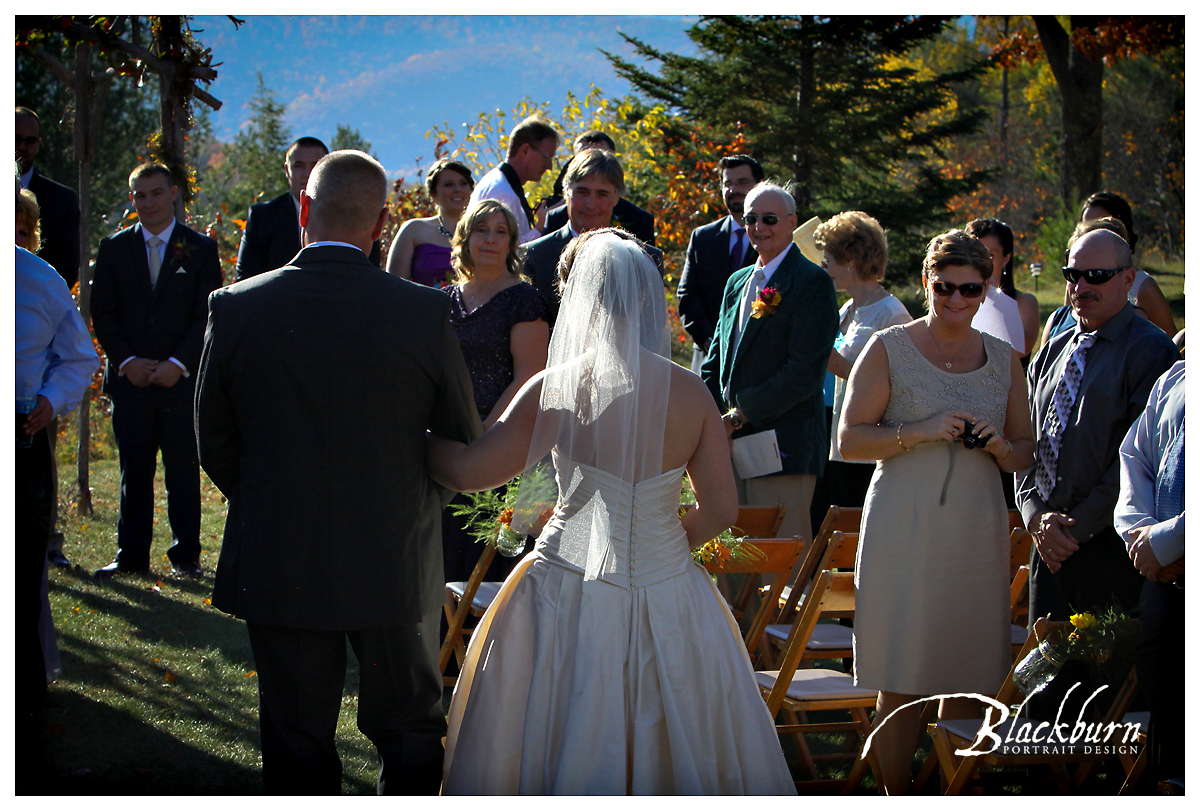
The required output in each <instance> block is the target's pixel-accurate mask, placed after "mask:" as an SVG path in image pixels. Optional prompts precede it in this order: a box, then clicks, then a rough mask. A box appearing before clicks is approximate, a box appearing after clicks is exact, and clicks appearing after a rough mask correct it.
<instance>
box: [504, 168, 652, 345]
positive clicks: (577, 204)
mask: <svg viewBox="0 0 1200 811" xmlns="http://www.w3.org/2000/svg"><path fill="white" fill-rule="evenodd" d="M563 180H564V183H565V184H566V193H567V197H566V199H567V223H566V224H565V225H563V226H562V227H561V228H559V229H558V230H557V231H555V232H553V233H550V234H546V236H544V237H541V238H540V239H535V240H534V241H533V242H530V243H529V244H528V245H526V246H525V274H526V275H527V276H529V277H530V278H531V279H533V286H534V287H536V288H537V289H538V291H539V292H540V293H541V294H542V296H543V297H544V298H545V299H546V304H547V305H549V308H550V315H549V317H550V326H551V328H553V326H554V321H555V319H557V318H558V305H559V297H558V290H557V289H556V288H555V285H554V281H555V279H557V278H558V257H559V256H560V255H561V254H562V252H563V249H564V248H566V247H567V243H568V242H570V241H571V240H572V239H573V238H575V237H577V236H579V235H580V234H582V233H584V232H585V231H593V230H595V229H597V228H607V227H608V226H610V225H612V224H613V222H612V214H613V209H614V207H615V206H616V204H617V201H619V200H620V199H621V195H622V194H624V193H625V172H624V170H623V169H622V168H621V162H620V161H618V160H617V158H616V156H615V155H613V154H612V153H611V152H606V151H604V150H602V149H585V150H584V151H583V152H580V153H579V154H578V155H576V156H575V158H574V159H572V161H571V163H570V165H569V166H568V167H567V173H566V175H564V177H563ZM646 250H647V252H648V253H649V254H650V257H651V258H652V259H653V260H654V264H655V265H656V266H657V267H658V272H659V273H662V269H663V265H662V251H660V250H658V249H657V248H651V247H647V249H646Z"/></svg>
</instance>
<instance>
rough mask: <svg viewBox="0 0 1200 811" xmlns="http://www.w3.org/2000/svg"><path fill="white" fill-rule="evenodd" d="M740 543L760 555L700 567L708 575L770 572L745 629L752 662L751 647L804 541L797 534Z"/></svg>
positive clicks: (771, 615) (759, 637)
mask: <svg viewBox="0 0 1200 811" xmlns="http://www.w3.org/2000/svg"><path fill="white" fill-rule="evenodd" d="M742 545H743V546H752V547H754V548H755V549H757V550H758V551H759V552H760V553H761V556H760V557H759V558H758V559H756V560H752V561H748V562H746V563H735V562H733V561H725V562H720V561H711V562H709V563H706V564H704V568H705V569H706V570H707V571H708V572H709V573H711V574H724V573H735V572H736V573H739V574H748V575H753V576H755V577H758V576H759V575H764V574H766V575H773V577H772V578H771V583H770V584H769V585H768V586H765V587H764V588H765V589H766V593H765V595H764V596H763V599H762V602H761V603H760V604H759V607H758V613H756V614H755V615H754V620H753V622H751V623H750V629H749V630H748V631H747V632H746V639H745V642H746V650H747V651H748V652H749V654H750V660H751V661H753V660H754V656H755V650H756V649H757V648H758V646H759V643H760V642H761V640H762V634H763V629H764V628H765V627H766V626H767V623H768V622H770V621H771V619H773V618H774V616H775V614H774V610H773V609H774V607H775V605H776V604H777V603H778V600H779V593H780V592H781V591H783V587H784V586H785V585H787V580H788V577H789V576H790V575H791V573H792V569H794V568H795V566H796V561H797V560H799V559H800V556H801V555H802V554H803V553H804V548H805V543H804V539H803V538H801V537H799V536H797V537H795V538H746V539H744V540H743V541H742Z"/></svg>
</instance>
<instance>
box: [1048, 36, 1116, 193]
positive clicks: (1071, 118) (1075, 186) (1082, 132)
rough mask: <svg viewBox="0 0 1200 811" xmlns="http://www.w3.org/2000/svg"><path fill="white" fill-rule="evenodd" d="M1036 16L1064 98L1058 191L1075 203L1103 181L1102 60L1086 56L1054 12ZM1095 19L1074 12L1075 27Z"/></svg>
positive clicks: (1094, 189) (1097, 187)
mask: <svg viewBox="0 0 1200 811" xmlns="http://www.w3.org/2000/svg"><path fill="white" fill-rule="evenodd" d="M1033 20H1034V23H1035V24H1036V25H1037V30H1038V37H1039V38H1040V39H1041V41H1042V48H1043V49H1044V50H1045V51H1046V61H1047V62H1049V63H1050V70H1051V71H1053V72H1054V79H1055V81H1056V82H1057V84H1058V91H1059V95H1060V97H1061V98H1062V150H1061V155H1060V165H1059V195H1060V196H1061V197H1062V201H1063V204H1064V205H1066V206H1068V207H1070V208H1074V207H1075V206H1076V205H1077V204H1079V203H1080V202H1081V201H1082V200H1084V199H1085V198H1087V197H1088V196H1089V195H1090V194H1092V193H1093V192H1096V191H1099V190H1100V185H1101V182H1102V180H1101V178H1102V162H1103V157H1104V140H1103V134H1104V104H1103V92H1102V91H1103V87H1104V61H1103V60H1102V59H1089V58H1088V57H1086V56H1084V55H1083V54H1082V53H1081V52H1080V51H1079V50H1078V49H1077V48H1076V47H1075V46H1074V44H1073V43H1072V42H1071V38H1070V36H1069V35H1068V34H1067V32H1066V31H1064V30H1063V27H1062V26H1061V25H1059V23H1058V20H1057V19H1055V18H1054V17H1049V16H1046V17H1042V16H1037V17H1034V18H1033ZM1097 22H1098V18H1096V17H1081V16H1072V17H1071V26H1072V28H1095V26H1096V24H1097Z"/></svg>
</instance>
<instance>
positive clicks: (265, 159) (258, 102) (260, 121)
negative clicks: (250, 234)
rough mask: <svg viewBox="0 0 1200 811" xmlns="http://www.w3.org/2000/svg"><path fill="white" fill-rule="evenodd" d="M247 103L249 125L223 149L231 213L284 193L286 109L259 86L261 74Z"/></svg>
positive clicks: (287, 136) (288, 136)
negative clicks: (229, 187)
mask: <svg viewBox="0 0 1200 811" xmlns="http://www.w3.org/2000/svg"><path fill="white" fill-rule="evenodd" d="M249 103H250V109H251V111H252V112H251V116H250V122H249V123H248V124H247V125H246V126H245V127H244V128H243V129H242V130H241V131H240V132H239V133H238V134H237V135H235V136H234V138H233V143H232V144H231V145H230V146H229V147H228V148H227V149H226V153H227V154H226V162H227V166H226V169H227V171H229V172H230V173H231V176H232V177H233V186H232V188H231V190H230V194H229V197H228V199H227V201H226V202H227V205H228V207H229V209H230V210H233V211H245V210H247V209H248V208H249V207H250V205H251V204H252V203H257V202H261V201H263V200H270V199H272V198H274V197H278V196H279V195H281V194H283V193H284V192H285V191H287V190H288V186H287V177H286V176H285V175H284V173H283V164H284V155H285V154H286V153H287V148H288V146H289V145H290V144H291V142H292V135H291V129H290V128H289V127H288V125H287V124H286V123H285V122H284V120H283V116H284V114H285V113H286V112H287V106H286V105H284V104H280V103H279V102H277V101H276V100H275V91H273V90H270V89H269V88H267V86H266V85H264V84H263V77H262V74H261V73H259V74H258V88H257V89H256V90H255V91H254V96H253V97H252V98H251V99H250V102H249Z"/></svg>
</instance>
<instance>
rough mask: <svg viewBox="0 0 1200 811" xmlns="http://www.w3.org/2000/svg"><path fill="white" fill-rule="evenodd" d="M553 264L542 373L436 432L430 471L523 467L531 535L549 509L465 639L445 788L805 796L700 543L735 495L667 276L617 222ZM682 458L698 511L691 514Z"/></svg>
mask: <svg viewBox="0 0 1200 811" xmlns="http://www.w3.org/2000/svg"><path fill="white" fill-rule="evenodd" d="M572 256H573V262H572ZM560 268H565V269H563V270H561V271H560V272H561V273H562V275H563V276H564V277H565V284H563V293H562V309H561V313H560V316H559V319H558V323H557V324H556V326H555V328H554V335H553V338H552V340H551V342H550V360H549V364H548V366H547V369H546V370H545V371H544V372H541V373H539V374H538V375H536V376H535V377H533V378H532V379H531V380H529V382H528V383H526V385H525V386H524V387H523V388H522V389H521V391H520V392H519V393H518V395H517V397H516V398H515V399H514V401H513V402H512V403H511V404H510V405H509V407H508V409H507V410H506V412H505V413H504V415H503V416H502V417H501V418H500V420H499V421H498V422H497V423H496V424H495V425H494V426H493V427H492V429H491V430H489V431H488V432H487V433H486V434H485V435H484V436H483V437H481V438H480V439H479V440H477V441H476V442H474V443H473V444H471V445H470V446H465V445H463V444H462V443H457V442H452V441H450V440H446V439H441V438H431V439H430V444H429V451H428V457H429V469H430V475H431V476H433V478H434V479H435V480H437V481H439V482H441V483H442V484H444V485H446V486H447V487H450V488H453V489H455V490H462V491H477V490H484V489H487V488H492V487H496V486H498V485H500V484H503V483H504V482H506V481H508V480H509V479H511V478H512V477H513V476H515V475H516V474H518V473H521V472H522V471H523V470H524V471H526V475H525V476H524V477H523V479H522V486H521V489H520V491H519V494H518V497H517V504H516V507H515V510H514V517H513V523H512V525H513V528H514V529H515V530H517V531H518V532H520V531H521V530H523V529H527V528H528V527H529V526H531V525H532V524H533V523H535V522H536V520H537V518H538V516H539V515H540V514H542V513H543V512H544V511H546V510H548V508H550V507H551V506H552V507H553V514H552V515H551V516H550V518H549V521H548V522H547V523H546V526H545V529H544V530H543V531H542V533H541V535H540V537H539V538H538V541H537V546H536V547H535V549H534V551H533V552H531V553H530V554H528V555H527V556H525V558H524V559H522V561H521V562H520V563H519V564H518V566H517V568H516V569H515V570H514V571H513V572H512V574H511V575H510V576H509V577H508V579H507V580H506V581H505V583H504V586H503V588H502V589H501V590H500V593H499V594H498V595H497V597H496V599H495V600H494V602H493V603H492V606H491V608H490V609H489V610H488V612H487V614H486V615H485V616H484V617H483V619H482V620H481V621H480V623H479V625H478V627H477V628H476V629H475V632H474V634H473V635H472V638H471V644H470V648H469V649H468V651H467V659H466V662H465V665H464V667H463V670H462V673H461V675H460V676H459V680H458V686H457V687H456V689H455V692H454V698H453V701H452V703H451V705H450V717H449V731H448V733H447V738H446V759H445V767H444V768H445V782H444V784H443V788H442V790H443V793H446V794H518V793H520V794H626V793H628V794H749V793H774V794H784V793H789V794H790V793H794V791H795V789H794V785H793V783H792V778H791V775H790V773H789V771H788V767H787V764H786V762H785V761H784V758H783V753H782V751H781V750H780V747H779V739H778V736H777V735H776V733H775V727H774V723H773V721H772V719H771V718H770V717H769V716H768V714H767V710H766V705H765V703H764V702H763V700H762V698H761V697H760V695H759V690H758V687H757V685H756V684H755V680H754V676H753V672H752V670H751V666H750V662H749V658H748V656H747V655H746V650H745V648H744V647H743V646H742V643H741V640H740V638H739V636H738V632H737V626H736V624H735V623H734V621H733V617H732V616H731V615H730V613H729V610H728V608H727V607H726V606H725V603H724V601H723V600H722V598H721V597H720V595H719V594H718V593H717V591H716V588H715V587H714V586H713V584H712V581H711V579H710V578H709V577H708V575H707V574H706V573H705V572H704V570H703V569H701V568H700V567H698V566H697V565H695V564H694V563H693V562H692V560H691V556H690V554H689V548H690V547H695V546H698V545H700V544H702V543H704V542H705V541H707V540H708V539H710V538H712V537H713V536H715V535H717V534H718V533H719V532H720V531H721V530H723V529H725V528H726V527H728V526H729V525H730V524H731V523H732V522H733V520H735V517H736V513H737V499H736V493H735V488H734V481H733V472H732V469H731V466H730V461H729V446H728V444H727V440H726V435H725V430H724V427H723V426H722V423H721V418H720V416H719V415H718V413H717V408H716V405H715V404H714V403H713V400H712V396H711V395H710V394H709V393H708V390H707V389H706V388H705V386H704V384H703V383H701V381H700V378H698V377H696V376H695V375H694V374H692V373H691V372H689V371H687V370H685V369H683V368H682V367H680V366H677V365H675V364H673V363H671V361H670V360H669V359H668V358H669V339H668V332H667V323H666V300H665V297H664V294H663V284H662V280H661V278H660V276H659V274H658V272H657V271H656V270H655V267H654V264H653V263H652V262H651V260H650V259H649V258H648V257H647V255H646V254H645V253H644V252H643V251H642V250H641V248H640V247H639V244H638V243H636V242H635V241H632V240H631V239H627V238H626V235H624V233H623V232H620V231H616V230H614V229H603V230H601V231H595V232H590V233H588V234H586V235H584V236H582V237H580V238H579V239H578V240H576V243H575V244H574V245H572V246H571V247H570V248H569V249H568V251H567V253H565V254H564V257H563V260H562V262H560ZM568 273H569V276H568ZM547 453H551V455H552V459H553V477H552V478H553V482H554V483H551V476H550V474H549V473H548V472H547V473H546V474H545V475H539V471H541V469H542V468H543V466H544V465H545V461H544V457H545V456H546V454H547ZM685 469H686V470H687V472H688V474H689V476H690V477H691V481H692V485H693V487H694V488H695V492H696V501H697V505H698V506H697V507H696V508H695V509H693V510H691V511H689V512H688V513H687V515H686V516H684V517H683V519H682V520H681V519H680V517H679V512H678V507H679V492H680V482H681V480H682V477H683V473H684V470H685ZM548 470H549V469H548V468H547V471H548ZM539 481H541V482H543V483H544V486H543V487H540V488H539V486H538V484H537V483H538V482H539ZM545 491H548V492H545Z"/></svg>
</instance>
